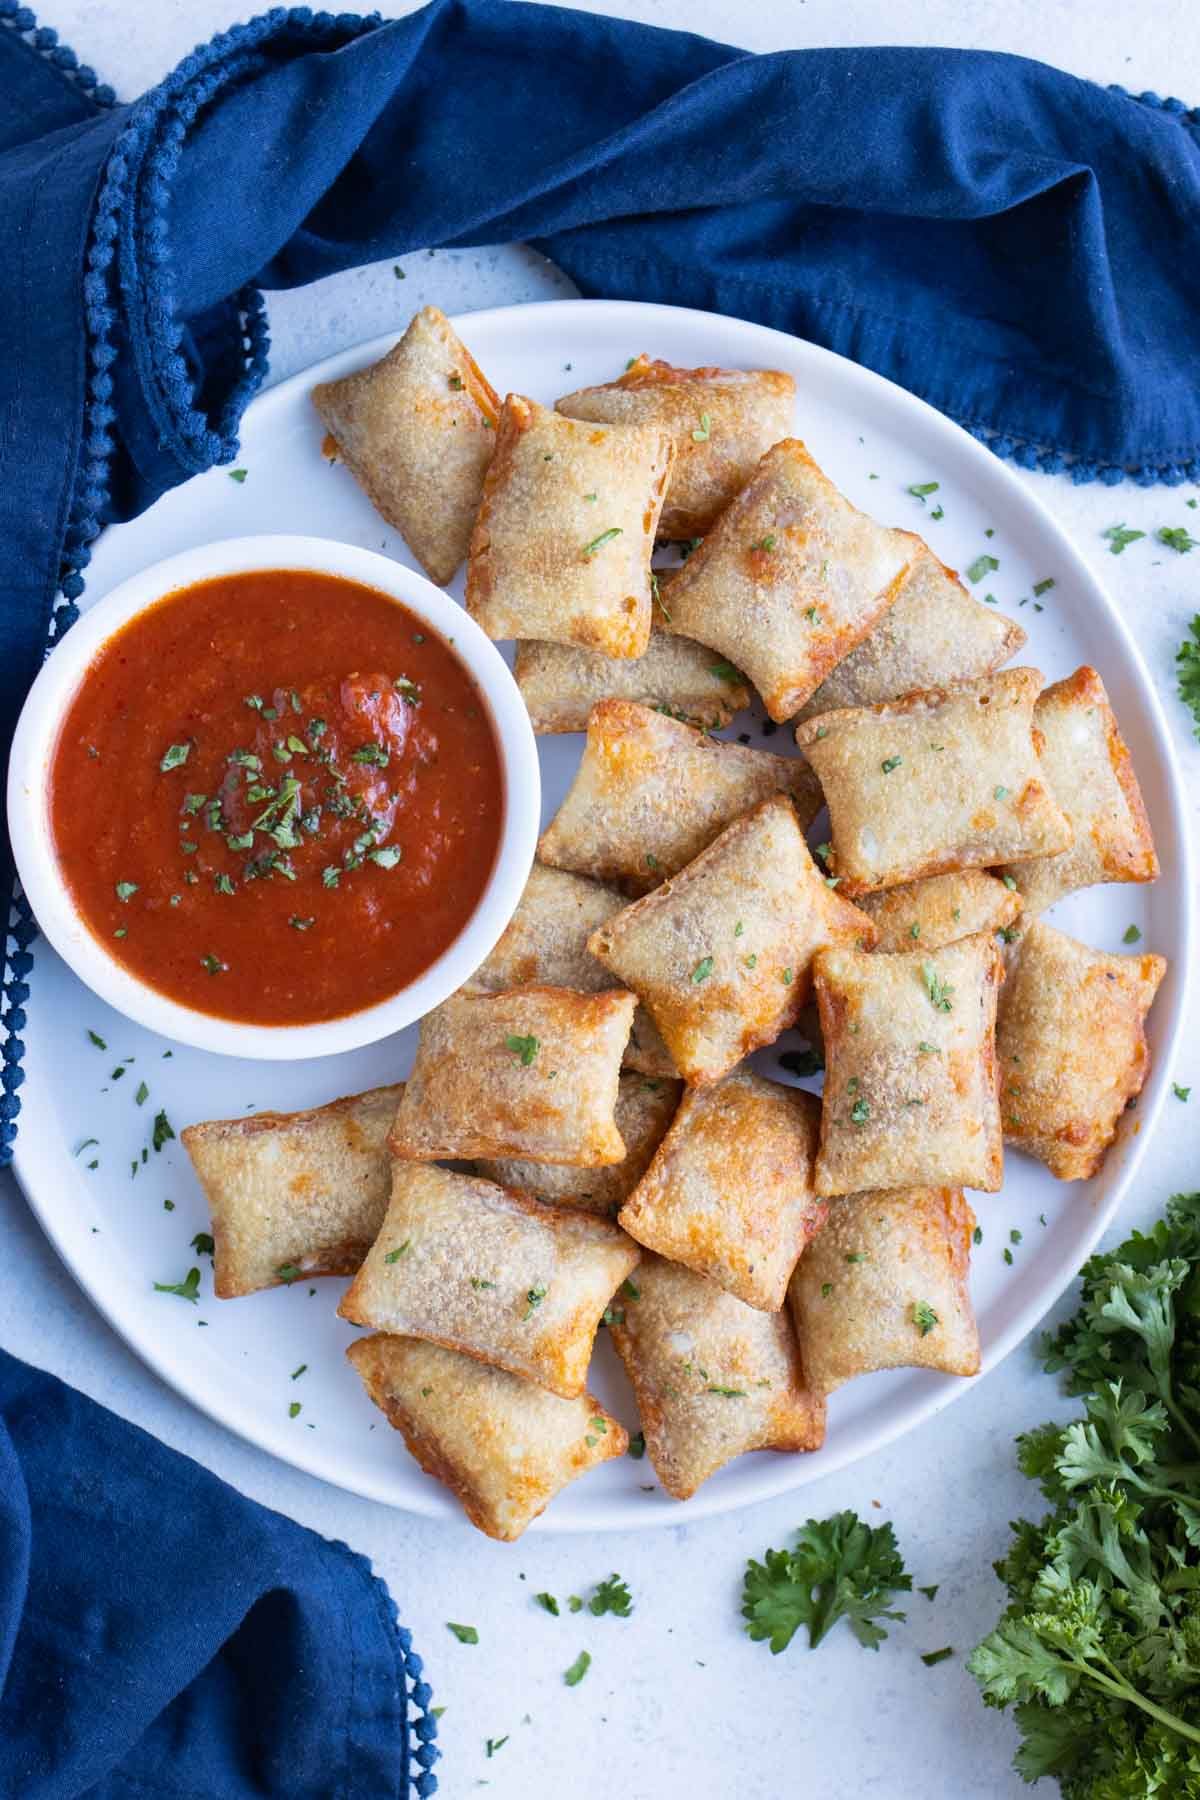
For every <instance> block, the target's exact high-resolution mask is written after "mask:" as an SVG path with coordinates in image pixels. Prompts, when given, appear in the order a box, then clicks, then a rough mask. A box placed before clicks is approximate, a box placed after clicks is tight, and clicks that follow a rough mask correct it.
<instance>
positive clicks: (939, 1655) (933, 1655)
mask: <svg viewBox="0 0 1200 1800" xmlns="http://www.w3.org/2000/svg"><path fill="white" fill-rule="evenodd" d="M953 1655H954V1649H953V1646H952V1645H950V1644H947V1645H946V1647H945V1649H944V1650H923V1651H922V1652H921V1661H922V1662H923V1663H924V1664H925V1667H926V1668H927V1669H932V1668H933V1667H934V1666H935V1665H936V1664H937V1663H941V1662H945V1661H946V1660H947V1659H948V1658H949V1657H951V1656H953Z"/></svg>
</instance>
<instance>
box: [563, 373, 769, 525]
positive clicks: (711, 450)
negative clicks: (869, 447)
mask: <svg viewBox="0 0 1200 1800" xmlns="http://www.w3.org/2000/svg"><path fill="white" fill-rule="evenodd" d="M795 400H796V384H795V382H794V381H793V380H792V377H791V376H790V375H784V374H782V373H781V372H780V371H779V370H778V369H716V368H704V369H675V368H672V366H671V364H670V363H667V362H661V361H659V360H658V359H654V360H651V358H650V357H648V356H644V355H643V356H638V357H635V358H634V360H633V361H632V362H631V363H630V364H629V366H628V367H627V368H626V370H625V372H624V374H623V375H620V376H618V378H617V379H616V381H609V382H606V383H605V384H604V385H603V386H602V387H590V388H579V389H578V390H577V391H576V392H575V393H573V394H566V395H564V397H563V398H562V399H561V400H559V401H557V402H556V410H557V411H558V412H560V413H565V414H566V415H567V417H568V418H571V419H594V420H597V421H599V423H600V424H602V425H656V426H658V428H659V429H660V430H661V431H665V432H666V433H667V435H668V437H669V438H670V439H671V442H672V444H673V445H674V446H675V462H674V465H673V467H672V469H671V479H670V481H669V483H668V484H667V498H666V504H665V505H664V507H663V514H662V519H661V521H660V524H659V536H660V537H664V538H692V537H696V536H698V535H699V534H700V533H702V532H705V531H707V530H708V528H709V526H710V525H711V524H712V523H713V520H714V519H715V518H716V516H717V514H718V513H719V512H721V511H722V510H723V508H724V507H726V506H728V505H729V502H730V501H731V500H732V499H733V497H734V495H735V494H737V493H738V492H739V491H740V489H742V488H743V487H744V486H745V485H746V483H747V482H748V481H749V479H750V477H751V476H752V475H753V473H754V469H755V465H756V463H757V462H758V459H759V457H760V456H762V455H763V454H764V453H765V452H766V451H767V450H769V449H770V448H771V445H772V444H774V443H777V442H778V441H779V439H780V438H782V437H786V436H787V434H788V431H789V429H790V427H791V423H792V408H793V406H794V404H795Z"/></svg>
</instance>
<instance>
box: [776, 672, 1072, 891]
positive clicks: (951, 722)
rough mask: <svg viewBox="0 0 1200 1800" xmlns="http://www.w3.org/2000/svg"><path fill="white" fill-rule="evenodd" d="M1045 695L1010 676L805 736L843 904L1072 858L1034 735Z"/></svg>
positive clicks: (849, 716) (1038, 682)
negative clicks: (959, 873) (985, 871)
mask: <svg viewBox="0 0 1200 1800" xmlns="http://www.w3.org/2000/svg"><path fill="white" fill-rule="evenodd" d="M1041 687H1042V677H1041V675H1040V674H1039V673H1038V671H1037V670H1036V669H1002V670H1001V671H1000V672H999V674H997V675H987V676H984V678H983V679H982V680H981V681H963V682H958V683H957V684H955V685H953V686H951V687H942V688H928V689H927V690H926V691H925V692H924V693H920V694H908V695H906V696H905V697H904V698H903V699H902V700H896V701H886V702H885V703H884V704H883V705H881V706H867V707H854V708H851V709H849V710H847V711H842V712H829V713H823V714H822V716H821V717H820V718H819V719H810V720H809V721H808V723H807V724H805V725H801V726H800V727H799V729H798V730H797V732H796V742H797V743H798V744H799V745H800V748H801V749H802V750H803V751H804V754H805V755H806V756H807V757H808V759H809V761H810V762H811V763H812V765H813V767H814V768H815V770H816V771H817V775H818V777H819V779H820V782H821V786H822V787H823V789H824V790H825V798H826V800H827V801H828V803H829V817H830V826H831V836H832V838H833V867H834V869H835V871H836V874H837V876H838V879H839V880H840V881H841V884H842V891H843V893H845V894H849V895H850V896H852V897H854V898H857V896H858V895H859V894H867V893H871V892H872V891H873V890H874V889H875V888H885V887H896V886H898V885H899V883H901V882H905V881H920V880H922V879H923V878H924V877H925V876H926V875H941V874H945V873H948V872H949V871H951V870H953V869H971V868H987V867H989V866H993V865H995V864H997V863H1009V862H1013V861H1014V860H1016V859H1017V858H1021V859H1022V860H1023V859H1025V858H1027V857H1034V856H1050V855H1052V854H1054V853H1056V852H1057V851H1059V850H1065V849H1067V848H1068V846H1069V845H1070V843H1071V837H1072V833H1071V827H1070V825H1069V823H1068V822H1067V820H1066V819H1065V818H1064V817H1063V814H1062V813H1061V812H1060V810H1059V808H1058V807H1057V806H1056V805H1055V803H1054V800H1053V798H1052V796H1051V794H1050V791H1049V788H1048V787H1047V784H1046V777H1045V773H1044V771H1043V769H1042V765H1041V761H1040V759H1039V757H1038V746H1037V738H1036V735H1035V732H1034V729H1033V709H1034V705H1035V703H1036V701H1037V697H1038V694H1039V693H1040V692H1041ZM1014 845H1020V846H1021V847H1020V849H1014V848H1012V846H1014Z"/></svg>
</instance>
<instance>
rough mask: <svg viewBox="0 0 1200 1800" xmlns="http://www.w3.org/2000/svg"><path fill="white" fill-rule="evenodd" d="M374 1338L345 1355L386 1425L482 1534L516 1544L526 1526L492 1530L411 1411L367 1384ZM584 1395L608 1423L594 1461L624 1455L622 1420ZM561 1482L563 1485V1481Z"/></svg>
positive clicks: (626, 1443) (360, 1342)
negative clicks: (362, 1363)
mask: <svg viewBox="0 0 1200 1800" xmlns="http://www.w3.org/2000/svg"><path fill="white" fill-rule="evenodd" d="M376 1335H377V1336H382V1335H384V1334H383V1333H377V1334H376ZM373 1341H374V1339H373V1338H359V1339H357V1340H356V1341H355V1342H354V1343H353V1344H349V1345H347V1347H346V1355H347V1357H348V1358H349V1360H350V1361H351V1362H352V1363H353V1364H354V1366H355V1369H356V1370H357V1372H358V1374H359V1376H360V1377H361V1378H362V1381H363V1385H364V1387H366V1388H367V1392H368V1394H369V1396H370V1398H371V1400H372V1401H373V1402H374V1403H375V1405H376V1406H377V1407H378V1408H379V1410H380V1411H381V1412H382V1413H383V1415H384V1417H385V1418H386V1419H387V1421H388V1423H389V1425H392V1426H393V1427H394V1428H395V1429H396V1430H397V1431H398V1432H399V1433H400V1435H401V1437H402V1438H403V1439H404V1444H405V1448H406V1449H407V1450H408V1453H409V1455H410V1456H411V1457H412V1458H413V1460H414V1461H415V1462H416V1463H417V1464H419V1466H420V1467H421V1468H422V1469H423V1470H424V1471H425V1473H426V1475H432V1476H433V1478H434V1480H435V1481H440V1482H441V1483H442V1485H443V1486H444V1487H448V1488H449V1489H450V1492H451V1493H452V1494H453V1495H454V1496H455V1498H456V1499H457V1500H458V1502H459V1505H460V1506H461V1507H462V1509H463V1511H464V1512H465V1513H466V1515H467V1517H468V1519H470V1521H471V1523H472V1525H474V1526H475V1527H476V1529H477V1530H479V1531H482V1532H483V1534H484V1536H485V1537H490V1538H491V1539H492V1541H493V1542H494V1543H498V1544H515V1543H516V1541H517V1539H518V1538H519V1537H520V1536H521V1535H522V1533H523V1532H524V1531H525V1530H526V1526H524V1525H523V1526H522V1527H521V1530H520V1531H518V1532H514V1533H512V1534H506V1533H505V1532H502V1531H493V1530H492V1528H491V1526H490V1525H489V1524H488V1522H487V1520H486V1518H485V1516H484V1514H483V1513H482V1512H481V1511H480V1509H479V1508H478V1507H477V1506H476V1505H475V1504H474V1493H473V1490H472V1489H471V1488H470V1487H468V1486H467V1485H466V1484H465V1483H464V1482H462V1481H460V1480H459V1479H458V1476H457V1472H456V1470H455V1466H454V1464H453V1463H452V1462H450V1461H449V1460H448V1459H447V1458H446V1457H444V1456H443V1455H442V1454H441V1452H440V1451H439V1449H438V1446H437V1444H436V1442H435V1441H434V1439H433V1438H432V1437H430V1436H428V1435H427V1434H426V1433H425V1432H423V1431H422V1430H421V1428H420V1426H419V1425H418V1424H417V1422H416V1420H415V1419H414V1418H413V1416H412V1414H411V1413H409V1412H406V1411H405V1409H404V1408H403V1407H402V1406H401V1405H400V1404H399V1403H398V1402H397V1401H396V1399H395V1398H394V1397H393V1395H392V1394H390V1393H389V1392H388V1391H387V1390H386V1389H383V1390H382V1391H381V1392H379V1393H376V1392H375V1391H374V1388H373V1386H371V1385H369V1384H368V1382H367V1379H366V1376H365V1375H364V1374H363V1371H362V1370H361V1369H359V1367H358V1364H359V1359H360V1357H365V1356H366V1354H367V1352H368V1349H369V1346H370V1345H371V1343H372V1342H373ZM450 1348H451V1349H454V1348H455V1346H454V1345H451V1346H450ZM584 1397H585V1398H586V1399H587V1401H588V1402H589V1404H590V1405H591V1407H592V1408H593V1410H594V1411H595V1413H596V1414H597V1416H598V1417H600V1418H602V1419H603V1420H604V1421H605V1423H606V1424H607V1426H608V1430H607V1432H606V1433H605V1435H604V1443H603V1446H602V1449H603V1454H602V1455H601V1456H598V1457H597V1458H596V1463H601V1462H607V1461H609V1459H610V1458H611V1457H614V1456H624V1454H625V1452H626V1450H627V1449H628V1448H629V1434H628V1432H627V1431H626V1429H625V1427H624V1426H623V1425H622V1423H621V1421H620V1420H619V1419H616V1418H614V1417H613V1415H612V1413H610V1412H609V1410H608V1408H607V1407H606V1406H603V1405H601V1403H600V1401H599V1400H597V1398H596V1396H595V1395H594V1394H592V1393H589V1392H587V1391H586V1390H585V1391H584ZM595 1466H596V1464H588V1465H586V1466H585V1467H584V1468H582V1469H576V1470H574V1471H573V1474H572V1477H571V1479H573V1478H574V1476H575V1475H582V1474H586V1472H587V1468H588V1467H595ZM563 1485H564V1486H565V1485H566V1483H564V1484H563ZM561 1491H562V1490H561V1488H560V1489H558V1490H556V1492H561ZM555 1497H556V1496H555V1494H551V1495H549V1496H548V1498H547V1499H546V1500H545V1501H543V1503H542V1505H541V1506H539V1507H538V1509H537V1511H536V1512H535V1513H533V1514H532V1515H531V1517H530V1520H529V1523H530V1524H532V1523H533V1520H534V1519H540V1518H541V1516H542V1514H543V1513H544V1512H545V1510H546V1508H547V1506H549V1504H550V1501H551V1500H553V1499H554V1498H555Z"/></svg>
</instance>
